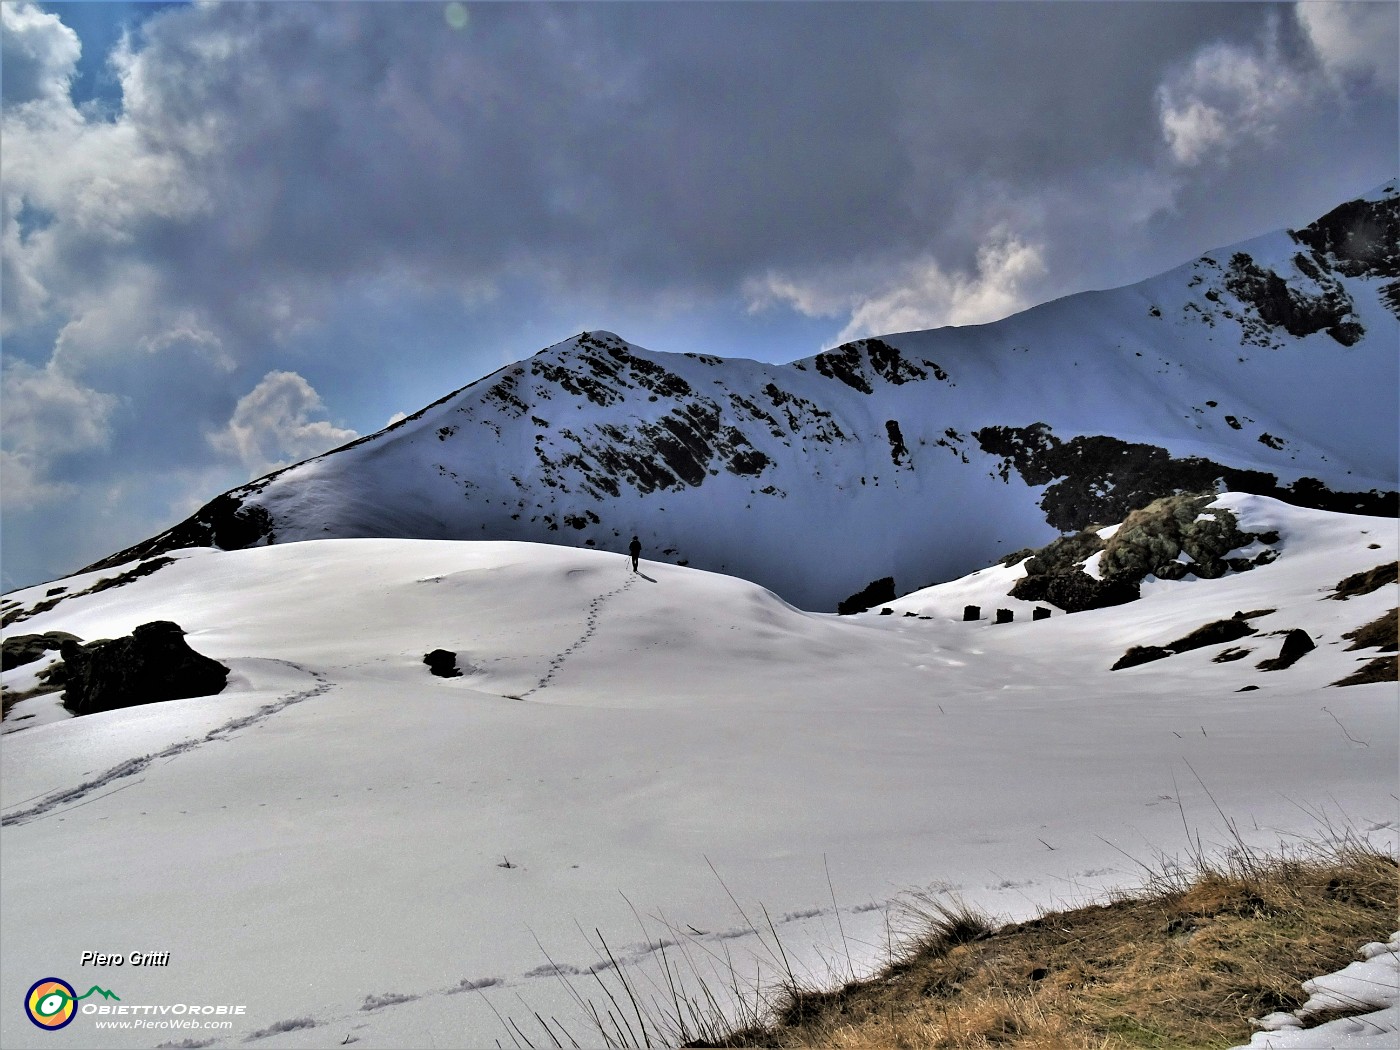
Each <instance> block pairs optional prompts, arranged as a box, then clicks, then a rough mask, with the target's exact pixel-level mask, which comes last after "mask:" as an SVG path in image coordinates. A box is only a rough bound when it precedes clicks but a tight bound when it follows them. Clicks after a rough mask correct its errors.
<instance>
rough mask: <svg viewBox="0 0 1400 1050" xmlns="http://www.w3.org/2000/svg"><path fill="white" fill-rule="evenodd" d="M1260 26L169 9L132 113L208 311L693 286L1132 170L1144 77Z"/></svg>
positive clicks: (415, 9)
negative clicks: (503, 288) (1071, 181)
mask: <svg viewBox="0 0 1400 1050" xmlns="http://www.w3.org/2000/svg"><path fill="white" fill-rule="evenodd" d="M1266 14H1267V13H1266V12H1264V11H1261V10H1260V9H1258V8H1255V7H1252V6H1248V5H1204V6H1197V5H1176V4H1171V5H1045V4H1028V5H1014V4H1012V5H860V6H851V5H844V4H826V5H796V4H771V5H770V4H764V5H741V6H736V5H708V4H706V5H690V4H667V5H655V4H645V5H625V4H624V5H598V6H582V7H548V6H544V5H518V6H517V5H483V6H480V7H474V8H472V9H471V18H470V22H469V25H468V27H467V28H466V29H465V30H463V31H454V30H453V29H451V28H450V27H449V26H448V25H447V24H446V21H445V20H444V18H443V17H442V11H441V9H440V8H439V7H438V6H437V5H434V4H412V5H390V4H369V5H341V6H337V7H334V8H329V7H320V6H314V5H305V4H289V5H243V4H236V5H226V6H222V7H218V8H211V9H201V10H200V11H198V12H179V13H177V14H175V15H174V16H172V17H168V18H163V19H157V20H155V21H154V22H152V23H150V24H149V25H148V36H147V40H146V41H145V46H144V47H143V49H142V52H141V73H142V87H143V89H144V92H145V94H144V96H143V99H142V102H141V106H140V108H139V109H137V110H136V111H135V113H134V116H136V118H137V119H138V120H140V122H141V126H142V129H143V132H144V133H145V134H146V135H147V136H149V139H150V141H151V143H152V145H153V146H154V147H155V148H159V149H164V150H170V151H173V152H174V153H176V154H177V155H179V156H181V157H182V159H184V160H185V162H186V163H188V164H189V166H190V168H191V174H192V176H193V177H194V178H196V179H197V180H198V181H199V183H200V185H201V186H202V187H203V188H204V189H205V190H206V192H208V193H209V194H210V195H211V197H212V208H211V210H210V212H209V214H207V215H206V216H204V217H203V218H202V219H200V220H198V221H195V222H179V223H174V224H170V225H166V226H153V227H152V228H151V229H150V230H149V231H148V235H147V237H146V238H145V240H144V243H145V246H146V250H147V251H148V252H149V254H150V256H151V257H152V258H153V259H155V260H158V261H159V262H161V263H163V264H166V265H167V266H168V268H169V271H170V275H171V277H172V279H175V280H177V281H178V282H180V283H181V284H185V285H189V284H196V283H197V284H199V285H201V286H203V288H204V295H203V296H202V298H206V299H207V300H209V301H212V302H216V303H217V302H219V296H218V295H217V289H218V287H219V286H221V285H223V284H225V283H226V282H227V281H228V280H229V277H230V275H231V274H236V275H237V276H238V278H239V280H243V279H246V278H249V277H251V278H252V279H253V280H255V281H256V280H259V279H260V278H261V279H265V280H267V281H276V282H281V281H285V280H288V279H291V280H294V281H295V280H300V279H305V278H308V277H313V276H315V277H324V278H329V279H343V278H344V277H346V276H348V275H352V274H356V273H361V272H364V271H366V270H374V269H379V268H382V267H385V266H386V265H395V264H397V265H401V266H403V267H406V268H407V269H409V270H411V271H413V272H414V273H416V274H417V275H418V276H419V277H421V278H422V279H439V280H451V279H454V278H467V279H484V280H491V279H493V278H496V277H497V276H499V275H500V274H502V273H518V272H522V271H524V272H531V273H535V274H538V273H540V272H544V273H547V274H549V275H551V276H553V277H555V278H556V279H558V280H559V281H561V282H563V283H565V284H567V285H571V286H580V285H582V286H601V287H603V288H607V289H612V290H616V289H618V288H625V289H628V290H632V291H636V290H639V289H641V290H645V289H648V288H658V287H665V286H668V285H679V286H682V287H683V288H695V289H699V290H702V291H706V292H713V291H715V290H717V289H722V288H724V287H726V286H732V285H733V284H734V283H735V282H736V281H739V280H741V279H742V278H743V277H745V276H747V275H748V274H750V273H752V272H753V271H754V270H755V269H757V268H767V267H774V266H776V267H780V268H783V267H792V266H803V265H806V264H808V263H810V262H814V261H820V260H823V259H826V258H836V259H841V258H848V257H851V256H878V255H881V254H886V253H891V252H894V253H898V252H900V251H903V250H908V249H910V248H912V247H914V246H919V247H921V248H922V247H928V246H930V245H936V244H937V242H938V241H939V240H940V238H941V236H943V235H944V231H947V230H948V229H949V228H950V227H954V228H956V227H957V226H958V223H957V222H956V215H957V213H958V212H960V211H961V210H963V209H965V208H969V207H974V208H975V207H976V206H977V205H978V203H979V202H980V198H981V191H980V188H979V185H978V182H979V180H990V181H992V182H993V183H995V184H996V185H998V186H1000V187H1003V190H1002V192H1008V191H1011V192H1014V191H1016V190H1018V189H1019V190H1022V191H1024V192H1034V190H1035V188H1036V187H1037V186H1039V185H1042V184H1044V183H1045V182H1046V181H1054V180H1056V179H1062V178H1067V177H1073V176H1074V175H1075V174H1076V173H1080V172H1082V171H1083V170H1084V169H1085V168H1086V166H1087V167H1091V168H1092V167H1096V166H1113V165H1123V166H1126V165H1131V164H1145V163H1150V160H1151V157H1152V155H1153V154H1154V153H1156V152H1159V151H1160V150H1161V136H1160V132H1159V130H1158V127H1157V121H1156V114H1155V99H1154V95H1153V91H1154V89H1155V87H1156V85H1157V84H1158V83H1159V82H1160V80H1161V78H1162V76H1163V74H1164V71H1165V70H1166V69H1167V68H1169V67H1170V66H1171V65H1172V64H1173V63H1179V62H1181V61H1184V60H1185V58H1186V57H1187V56H1189V54H1190V52H1191V51H1192V49H1193V48H1194V47H1196V46H1199V44H1200V43H1201V41H1203V40H1208V39H1221V38H1223V39H1240V40H1243V39H1247V38H1249V37H1250V35H1251V34H1253V33H1257V32H1258V31H1259V27H1260V23H1261V20H1262V19H1264V18H1265V17H1266ZM211 58H212V60H211ZM955 232H956V229H955ZM964 236H967V234H965V235H964ZM961 247H962V248H963V250H964V251H965V252H966V251H970V250H971V248H972V247H974V245H972V244H964V245H962V246H961ZM227 305H236V304H227Z"/></svg>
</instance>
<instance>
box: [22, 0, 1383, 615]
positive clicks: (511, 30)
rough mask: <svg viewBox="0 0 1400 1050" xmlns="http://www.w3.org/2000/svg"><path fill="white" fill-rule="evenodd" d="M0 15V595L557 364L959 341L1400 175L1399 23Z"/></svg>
mask: <svg viewBox="0 0 1400 1050" xmlns="http://www.w3.org/2000/svg"><path fill="white" fill-rule="evenodd" d="M0 17H2V18H3V23H0V44H2V45H3V49H2V51H0V74H3V89H2V91H0V144H3V148H2V149H0V203H2V204H3V211H2V213H0V238H3V241H2V247H0V262H3V273H2V274H0V276H2V277H3V281H2V282H0V340H3V343H2V344H0V350H2V351H3V352H2V353H0V470H2V471H3V472H2V473H0V487H2V491H3V495H0V514H2V516H3V520H2V521H0V574H3V584H4V588H5V589H6V590H9V589H12V588H14V587H18V586H23V585H27V584H31V583H35V582H39V581H42V580H45V579H52V578H56V577H58V576H62V575H65V574H67V573H70V572H72V571H74V570H75V569H77V568H78V567H80V566H82V565H84V564H87V563H88V562H91V561H93V560H96V559H98V558H100V557H102V556H104V555H106V554H109V553H111V552H113V551H115V550H117V549H119V548H121V547H124V546H127V545H130V544H131V543H134V542H136V541H139V540H141V539H144V538H146V537H147V536H150V535H153V534H154V533H156V532H159V531H161V530H162V529H164V528H166V527H168V526H169V525H171V524H173V523H175V522H176V521H178V520H180V519H182V518H184V517H185V516H187V515H188V514H190V513H192V512H193V511H194V510H195V509H197V508H198V507H199V506H200V505H202V504H203V503H205V502H207V501H208V500H209V499H210V498H212V497H213V496H215V495H217V494H218V493H220V492H222V491H224V490H226V489H228V488H231V487H233V486H235V485H237V484H240V483H242V482H244V481H247V480H249V479H250V478H253V477H257V476H260V475H261V474H263V473H265V472H267V471H268V470H270V469H273V468H275V467H277V466H280V465H284V464H287V463H291V462H295V461H297V460H300V459H303V458H306V457H307V456H311V455H315V454H318V453H320V452H323V451H325V450H327V449H329V448H331V447H334V446H336V445H338V444H341V443H343V442H345V441H347V440H349V439H351V438H353V437H355V436H358V435H361V434H368V433H372V432H374V431H376V430H379V429H381V428H382V427H384V426H385V425H387V424H388V423H389V422H391V421H392V420H394V419H396V418H398V417H399V416H400V415H402V414H405V413H411V412H413V411H415V410H417V409H418V408H420V407H422V406H423V405H425V404H427V403H429V402H431V401H433V400H436V399H437V398H439V397H441V396H443V395H444V394H447V393H448V392H450V391H452V390H455V389H457V388H458V387H461V386H463V385H465V384H467V383H469V382H471V381H473V380H475V379H477V378H479V377H481V376H483V375H486V374H488V373H489V372H491V371H493V370H495V369H496V368H499V367H500V366H502V365H504V364H508V363H510V362H512V361H515V360H519V359H521V358H524V357H527V356H529V355H530V354H532V353H534V352H536V351H537V350H540V349H542V348H543V347H545V346H548V345H550V344H553V343H555V342H558V341H560V340H562V339H565V338H567V337H568V336H570V335H572V334H575V333H577V332H579V331H582V330H587V329H598V328H601V329H607V330H609V331H613V332H616V333H618V334H619V335H621V336H623V337H624V338H625V339H628V340H630V341H631V342H634V343H637V344H640V345H642V346H646V347H648V348H650V349H655V350H665V351H677V352H680V351H693V352H706V353H713V354H719V355H723V356H738V357H749V358H756V359H759V360H765V361H772V362H784V361H790V360H795V359H797V358H800V357H805V356H808V355H810V354H813V353H816V352H819V351H820V350H822V349H825V348H828V347H831V346H834V345H836V344H838V343H840V342H843V341H845V340H848V339H852V338H858V337H861V336H865V335H875V334H880V333H888V332H897V331H908V330H912V329H920V328H933V327H939V326H943V325H950V324H951V325H964V324H978V323H984V322H987V321H992V320H996V319H998V318H1000V317H1004V316H1007V315H1009V314H1011V313H1015V312H1017V311H1018V310H1021V309H1024V308H1026V307H1029V306H1032V305H1035V304H1037V303H1040V302H1044V301H1047V300H1049V299H1053V298H1057V297H1060V296H1063V295H1067V294H1071V293H1074V292H1077V291H1083V290H1086V289H1091V288H1106V287H1115V286H1119V285H1123V284H1128V283H1131V282H1133V281H1136V280H1140V279H1142V278H1145V277H1148V276H1151V275H1153V274H1155V273H1158V272H1160V271H1162V270H1165V269H1168V268H1170V267H1172V266H1174V265H1177V264H1179V263H1181V262H1184V261H1186V260H1188V259H1190V258H1193V257H1194V256H1196V255H1198V254H1200V253H1202V252H1204V251H1207V250H1209V249H1211V248H1214V247H1216V246H1220V245H1225V244H1229V243H1232V242H1234V241H1238V240H1242V239H1245V238H1247V237H1250V236H1254V235H1256V234H1260V233H1265V232H1268V231H1271V230H1275V229H1279V228H1282V227H1287V226H1299V225H1303V224H1306V223H1307V222H1309V221H1311V220H1312V219H1314V218H1316V217H1317V216H1318V215H1320V214H1322V213H1323V212H1325V211H1327V210H1328V209H1330V208H1331V207H1332V206H1334V205H1336V204H1338V203H1340V202H1342V201H1344V200H1347V199H1349V198H1351V197H1353V196H1356V195H1357V194H1360V193H1362V192H1365V191H1367V190H1369V189H1372V188H1374V187H1375V186H1377V185H1379V184H1380V183H1382V182H1384V181H1385V180H1386V179H1388V178H1392V177H1394V176H1395V175H1396V174H1397V168H1400V130H1398V129H1397V112H1398V110H1397V105H1398V102H1397V66H1398V65H1400V64H1398V63H1397V58H1396V56H1397V53H1400V6H1397V5H1396V4H1393V3H1389V2H1385V3H1365V2H1346V3H1328V2H1308V3H1299V4H1251V3H1205V4H1193V3H1122V2H1113V0H1109V2H1102V3H1060V2H1038V3H976V2H973V3H901V4H883V3H879V4H877V3H859V4H852V3H842V2H831V3H806V2H793V3H726V4H709V3H688V2H684V0H681V2H673V3H596V4H594V3H583V4H549V3H481V4H477V3H467V4H463V3H456V2H453V3H440V2H418V3H396V2H383V3H354V2H346V3H315V2H282V3H271V2H268V3H225V4H217V3H209V4H198V5H185V4H135V3H101V4H94V3H49V4H34V3H29V2H13V0H4V2H3V3H0Z"/></svg>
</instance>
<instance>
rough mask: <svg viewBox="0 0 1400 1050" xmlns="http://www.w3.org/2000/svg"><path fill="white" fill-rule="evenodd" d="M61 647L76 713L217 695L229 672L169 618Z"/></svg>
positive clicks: (68, 700)
mask: <svg viewBox="0 0 1400 1050" xmlns="http://www.w3.org/2000/svg"><path fill="white" fill-rule="evenodd" d="M61 652H62V654H63V663H64V668H65V673H66V678H67V685H66V686H65V687H64V690H63V706H64V707H66V708H68V710H70V711H72V712H73V713H74V714H75V715H88V714H93V713H95V712H98V711H111V710H115V709H116V708H122V707H134V706H136V705H138V704H151V703H158V702H160V701H163V700H183V699H187V698H189V697H195V696H212V695H213V694H215V693H218V692H219V691H221V690H222V689H223V687H224V685H225V683H226V682H227V681H228V675H229V669H228V668H227V667H225V666H224V665H223V664H221V663H219V662H218V661H216V660H211V659H210V658H209V657H207V656H203V655H201V654H200V653H197V652H195V651H194V650H193V649H191V648H190V647H189V645H188V643H186V641H185V632H184V631H183V630H182V629H181V628H180V625H179V624H176V623H172V622H171V621H169V620H156V621H153V622H152V623H143V624H141V626H139V627H137V628H136V629H135V630H134V631H132V632H131V634H129V635H127V636H125V637H122V638H115V639H112V640H109V641H108V640H104V641H98V642H90V643H88V644H87V645H81V644H79V643H78V642H72V641H70V642H64V643H63V647H62V650H61Z"/></svg>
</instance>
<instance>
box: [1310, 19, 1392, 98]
mask: <svg viewBox="0 0 1400 1050" xmlns="http://www.w3.org/2000/svg"><path fill="white" fill-rule="evenodd" d="M1293 10H1294V14H1295V16H1296V17H1297V19H1298V23H1299V24H1300V25H1301V26H1302V28H1303V30H1304V31H1305V32H1306V34H1307V36H1308V40H1309V42H1310V43H1311V44H1312V47H1313V50H1314V51H1315V52H1316V53H1317V56H1318V58H1319V59H1320V60H1321V62H1322V64H1323V66H1324V67H1325V68H1326V69H1327V71H1328V72H1329V73H1330V74H1331V75H1333V76H1334V77H1336V78H1338V79H1339V80H1345V79H1363V80H1364V79H1368V78H1369V79H1371V80H1373V81H1374V82H1375V83H1376V84H1378V85H1380V86H1381V87H1382V88H1388V89H1389V90H1391V91H1394V90H1395V88H1396V81H1397V78H1400V61H1397V60H1396V55H1395V39H1396V35H1397V20H1398V19H1400V8H1397V7H1396V5H1395V4H1385V3H1339V2H1331V3H1327V2H1308V3H1299V4H1296V5H1295V6H1294V9H1293Z"/></svg>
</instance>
